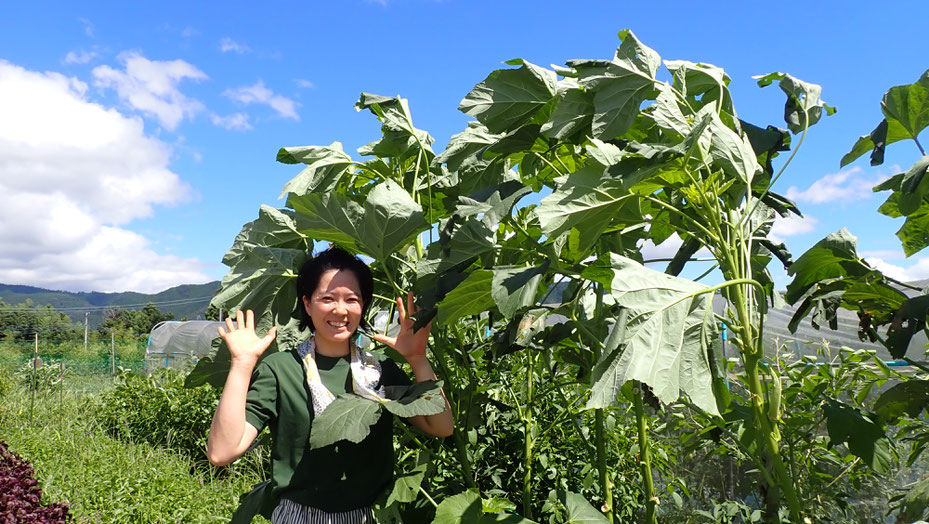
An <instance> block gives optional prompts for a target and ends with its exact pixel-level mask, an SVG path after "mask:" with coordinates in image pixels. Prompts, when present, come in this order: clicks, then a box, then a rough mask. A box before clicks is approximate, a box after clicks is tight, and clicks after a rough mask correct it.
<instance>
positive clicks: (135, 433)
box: [97, 369, 219, 461]
mask: <svg viewBox="0 0 929 524" xmlns="http://www.w3.org/2000/svg"><path fill="white" fill-rule="evenodd" d="M218 401H219V392H218V391H217V390H216V389H214V388H212V387H209V386H201V387H199V388H185V387H184V377H183V376H182V375H181V374H180V373H178V372H176V371H174V370H170V369H165V370H161V371H159V372H158V373H156V374H154V375H152V376H151V377H145V376H142V375H138V374H135V373H131V372H126V371H123V373H122V374H121V376H120V377H119V380H118V383H117V385H116V387H115V388H114V389H113V390H111V391H109V392H107V393H106V394H104V395H103V396H102V397H101V399H100V401H99V410H98V412H97V416H98V422H99V423H100V425H101V426H102V427H103V428H104V429H105V430H106V431H107V433H109V434H111V435H113V436H114V437H117V438H121V439H125V440H132V441H137V442H147V443H149V444H153V445H156V446H163V447H168V448H172V449H176V450H178V451H181V452H183V453H185V454H186V455H188V456H189V457H191V458H193V459H194V460H197V461H203V460H205V458H206V457H205V449H206V438H207V435H208V433H209V429H210V424H211V422H212V420H213V411H214V410H215V409H216V403H217V402H218Z"/></svg>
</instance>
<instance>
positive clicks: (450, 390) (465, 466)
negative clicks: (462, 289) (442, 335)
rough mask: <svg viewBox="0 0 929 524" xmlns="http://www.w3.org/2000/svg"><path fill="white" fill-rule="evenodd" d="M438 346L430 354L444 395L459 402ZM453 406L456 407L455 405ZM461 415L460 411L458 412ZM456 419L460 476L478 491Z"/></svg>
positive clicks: (443, 356)
mask: <svg viewBox="0 0 929 524" xmlns="http://www.w3.org/2000/svg"><path fill="white" fill-rule="evenodd" d="M439 346H440V344H435V345H434V346H433V347H432V353H433V355H435V358H434V359H433V360H435V363H436V365H437V366H438V368H439V373H441V374H442V381H443V383H444V387H445V394H446V395H448V397H449V398H450V399H451V401H460V399H461V395H459V394H458V389H457V388H456V387H455V383H454V382H453V381H452V380H451V378H452V377H451V372H450V371H449V369H448V363H447V362H445V348H442V347H439ZM469 385H470V384H469ZM455 405H458V404H457V403H456V404H455ZM458 412H459V413H461V410H460V409H459V410H458ZM457 418H458V417H455V420H454V423H455V431H454V432H453V433H452V436H453V437H454V438H455V452H456V454H457V455H458V464H459V465H460V466H461V476H462V477H464V482H465V485H466V486H468V488H473V489H477V490H478V491H480V488H478V487H477V483H475V482H474V470H473V469H472V468H471V459H470V458H469V457H468V443H467V441H466V440H465V438H464V435H463V430H464V429H465V428H464V427H462V424H461V421H460V420H457Z"/></svg>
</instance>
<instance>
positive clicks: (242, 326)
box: [216, 309, 277, 366]
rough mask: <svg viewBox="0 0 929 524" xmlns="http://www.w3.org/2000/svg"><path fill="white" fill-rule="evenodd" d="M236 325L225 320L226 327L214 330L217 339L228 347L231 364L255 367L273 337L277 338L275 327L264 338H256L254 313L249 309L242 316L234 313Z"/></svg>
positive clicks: (230, 319) (229, 318)
mask: <svg viewBox="0 0 929 524" xmlns="http://www.w3.org/2000/svg"><path fill="white" fill-rule="evenodd" d="M235 321H236V323H235V324H233V323H232V318H231V317H228V318H226V327H227V328H228V331H227V330H225V329H223V328H222V327H218V328H216V329H217V331H219V337H220V338H221V339H223V342H225V343H226V345H227V346H228V347H229V354H230V355H231V356H232V362H233V363H242V364H251V365H253V366H254V365H255V363H256V362H258V358H259V357H261V354H262V353H264V352H265V350H266V349H268V346H270V345H271V342H273V341H274V337H275V336H277V326H275V327H272V328H271V329H269V330H268V334H267V335H265V336H264V337H260V338H259V337H258V334H257V333H255V313H254V312H253V311H252V310H251V309H249V310H248V311H246V312H245V314H244V315H243V314H242V311H241V310H239V311H236V314H235Z"/></svg>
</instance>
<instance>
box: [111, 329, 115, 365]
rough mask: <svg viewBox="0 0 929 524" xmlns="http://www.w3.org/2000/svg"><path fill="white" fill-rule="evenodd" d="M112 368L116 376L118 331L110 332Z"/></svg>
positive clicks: (112, 330)
mask: <svg viewBox="0 0 929 524" xmlns="http://www.w3.org/2000/svg"><path fill="white" fill-rule="evenodd" d="M110 368H111V370H110V371H111V372H112V373H113V374H114V375H115V374H116V329H111V330H110Z"/></svg>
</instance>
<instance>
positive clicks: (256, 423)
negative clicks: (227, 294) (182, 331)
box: [207, 248, 453, 524]
mask: <svg viewBox="0 0 929 524" xmlns="http://www.w3.org/2000/svg"><path fill="white" fill-rule="evenodd" d="M373 287H374V283H373V278H372V275H371V271H370V270H369V269H368V267H367V266H366V265H365V264H364V263H363V262H362V261H361V260H359V259H358V258H357V257H355V256H353V255H351V254H349V253H348V252H346V251H343V250H341V249H339V248H331V249H329V250H327V251H324V252H322V253H320V254H319V255H317V256H316V257H313V258H311V259H309V260H308V261H307V262H306V263H304V264H303V266H302V267H301V268H300V273H299V276H298V278H297V289H298V294H299V296H300V302H299V305H298V308H297V313H298V316H299V317H300V328H301V330H305V329H307V328H309V330H310V331H311V332H312V333H313V336H312V337H310V339H309V340H306V341H304V342H303V343H302V344H300V345H299V346H298V347H296V348H293V349H291V350H290V351H281V352H278V353H275V354H273V355H270V356H268V357H267V358H265V359H263V360H262V361H261V362H260V363H259V362H258V360H259V357H260V356H261V355H262V353H264V351H265V350H266V349H267V348H268V346H270V344H271V342H272V341H273V340H274V338H275V336H276V334H277V330H276V328H271V330H269V331H268V333H267V335H265V336H264V337H262V338H259V337H258V335H257V334H256V333H255V320H254V314H253V312H252V311H248V312H246V313H245V314H244V315H243V313H242V312H241V311H239V312H238V313H236V320H237V325H235V326H234V325H233V323H232V321H231V320H227V322H226V326H227V328H228V331H226V330H224V329H222V328H219V333H220V336H221V337H222V339H223V340H224V341H225V342H226V344H227V345H228V347H229V353H230V355H231V366H230V369H229V374H228V376H227V378H226V385H225V388H224V389H223V393H222V396H221V398H220V401H219V405H218V406H217V408H216V413H215V415H214V417H213V424H212V427H211V429H210V436H209V440H208V443H207V454H208V457H209V459H210V462H212V463H213V464H215V465H224V464H228V463H230V462H232V461H234V460H235V459H237V458H238V457H240V456H241V455H242V454H243V453H245V451H246V450H247V449H248V447H249V446H250V445H251V444H252V442H253V441H254V440H255V438H256V437H257V435H258V433H260V432H261V430H262V429H263V428H265V427H269V428H270V429H271V435H272V443H271V446H272V453H271V456H272V461H271V481H270V483H269V484H268V485H267V486H266V487H265V489H264V490H263V491H262V492H261V493H262V495H261V497H262V498H263V501H262V502H261V503H260V505H261V507H262V510H261V511H262V512H263V513H264V514H266V515H268V514H270V513H272V510H273V514H271V520H272V522H274V523H275V524H278V523H304V522H346V523H367V522H374V520H373V515H372V510H371V506H372V504H373V503H374V500H375V499H376V498H377V496H378V495H380V494H381V492H383V491H384V489H385V488H386V487H387V486H388V485H389V484H390V481H391V479H392V477H393V468H394V452H393V439H392V427H393V424H392V415H391V414H390V412H389V411H388V410H382V411H381V412H380V415H379V417H376V419H377V420H376V422H375V423H374V424H373V425H372V427H371V430H370V433H368V434H367V436H366V437H364V438H363V439H361V440H360V442H358V441H346V440H339V441H337V442H335V443H334V444H329V445H326V446H322V447H314V446H312V445H311V439H310V431H311V428H312V427H313V425H314V424H319V423H320V422H318V419H319V418H320V416H321V415H323V412H324V411H325V410H326V409H327V408H329V406H330V405H331V404H333V402H334V401H335V400H336V397H337V396H339V395H343V394H346V393H354V394H355V395H357V396H359V397H363V398H365V399H370V400H374V401H377V402H384V401H386V400H387V393H386V390H387V388H389V387H391V386H407V385H409V384H410V380H409V378H408V377H407V376H406V375H405V374H404V373H403V372H402V371H401V370H400V369H399V368H398V367H397V365H396V364H395V363H394V362H393V361H391V360H389V359H383V360H381V359H378V358H377V357H375V356H374V355H373V354H370V353H368V352H365V351H362V350H361V349H360V348H358V346H357V345H355V343H354V342H353V340H352V339H353V338H354V336H355V332H356V330H357V329H358V327H359V325H360V324H361V322H362V321H363V320H362V319H363V316H364V312H365V310H366V307H367V305H368V304H369V303H370V302H371V298H372V296H373ZM397 310H398V312H399V320H400V327H401V329H400V332H399V333H398V335H397V336H396V337H385V336H382V335H375V336H374V338H375V339H376V340H377V341H378V342H381V343H384V344H386V345H388V346H390V347H392V348H394V349H395V350H397V352H398V353H400V355H402V356H403V357H404V358H405V359H406V360H407V362H408V363H409V364H410V366H411V368H412V370H413V373H414V375H415V376H416V381H417V382H423V381H428V380H435V379H436V376H435V373H434V372H433V370H432V366H431V365H430V364H429V361H428V360H426V357H425V351H426V342H427V341H428V338H429V328H428V327H425V328H422V329H420V330H418V331H415V332H414V330H413V320H412V318H411V316H412V313H413V312H414V306H413V303H412V296H410V297H409V298H408V301H407V306H406V307H404V305H403V302H402V301H401V300H400V299H398V300H397ZM407 312H409V313H410V314H409V315H408V314H407ZM249 377H251V378H249ZM407 421H408V422H410V423H411V424H413V425H414V426H416V427H418V428H419V429H421V430H422V431H424V432H425V433H427V434H430V435H434V436H443V437H444V436H448V435H450V434H451V433H452V430H453V425H452V417H451V412H450V410H449V407H448V404H447V402H446V403H445V410H444V411H442V412H441V413H438V414H435V415H428V416H414V417H409V418H407ZM245 507H246V506H245V505H243V508H245ZM240 518H241V520H239V519H240ZM250 518H251V515H243V514H241V513H237V515H236V516H235V518H234V521H236V522H239V521H241V522H247V521H249V520H250Z"/></svg>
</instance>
